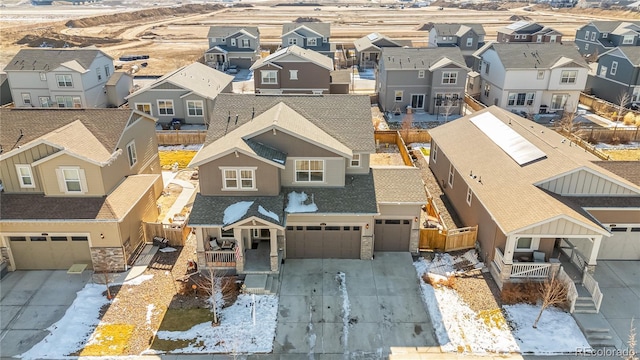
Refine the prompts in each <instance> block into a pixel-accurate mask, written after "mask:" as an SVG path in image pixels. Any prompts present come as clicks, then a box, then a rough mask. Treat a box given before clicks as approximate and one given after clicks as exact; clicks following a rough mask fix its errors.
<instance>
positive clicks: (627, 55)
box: [587, 46, 640, 106]
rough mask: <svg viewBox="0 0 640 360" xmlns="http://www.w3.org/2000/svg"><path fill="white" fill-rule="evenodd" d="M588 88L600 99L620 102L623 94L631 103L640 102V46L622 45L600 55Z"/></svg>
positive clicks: (591, 74)
mask: <svg viewBox="0 0 640 360" xmlns="http://www.w3.org/2000/svg"><path fill="white" fill-rule="evenodd" d="M587 89H590V90H591V93H592V94H593V95H595V96H597V97H598V98H600V99H604V100H607V101H609V102H611V103H614V104H619V103H620V101H621V100H622V99H623V96H624V95H625V94H627V95H628V96H629V103H628V104H624V105H625V106H626V105H631V104H638V103H640V46H631V47H628V46H621V47H617V48H615V49H611V50H609V51H607V52H605V53H603V54H602V55H600V56H598V66H597V68H596V69H595V72H594V73H590V74H589V78H588V80H587Z"/></svg>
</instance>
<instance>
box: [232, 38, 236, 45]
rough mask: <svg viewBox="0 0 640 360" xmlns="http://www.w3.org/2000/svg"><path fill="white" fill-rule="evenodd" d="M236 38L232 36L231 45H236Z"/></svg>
mask: <svg viewBox="0 0 640 360" xmlns="http://www.w3.org/2000/svg"><path fill="white" fill-rule="evenodd" d="M236 44H237V42H236V38H231V46H236Z"/></svg>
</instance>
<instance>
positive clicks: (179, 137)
mask: <svg viewBox="0 0 640 360" xmlns="http://www.w3.org/2000/svg"><path fill="white" fill-rule="evenodd" d="M206 136H207V131H206V130H162V131H160V130H158V131H156V137H157V138H158V145H195V144H204V138H205V137H206Z"/></svg>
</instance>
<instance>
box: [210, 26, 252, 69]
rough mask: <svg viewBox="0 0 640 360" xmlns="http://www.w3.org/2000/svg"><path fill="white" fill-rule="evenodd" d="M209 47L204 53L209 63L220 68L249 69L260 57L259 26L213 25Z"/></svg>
mask: <svg viewBox="0 0 640 360" xmlns="http://www.w3.org/2000/svg"><path fill="white" fill-rule="evenodd" d="M207 38H208V39H209V49H208V50H207V51H206V52H205V53H204V61H205V63H206V64H207V65H209V66H211V67H213V68H216V69H218V70H222V71H224V70H226V69H227V68H229V66H237V67H238V68H242V69H248V68H249V67H251V64H253V62H254V61H256V60H257V59H259V58H260V30H259V29H258V27H257V26H211V27H210V28H209V34H208V35H207Z"/></svg>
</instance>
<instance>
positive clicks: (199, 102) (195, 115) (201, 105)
mask: <svg viewBox="0 0 640 360" xmlns="http://www.w3.org/2000/svg"><path fill="white" fill-rule="evenodd" d="M189 103H193V104H194V105H195V106H196V107H197V106H198V105H200V109H201V110H202V114H200V115H198V114H197V113H196V114H193V115H192V114H190V113H189V111H191V109H189ZM185 105H186V106H187V116H189V117H204V101H202V100H187V101H186V104H185ZM194 110H197V109H194Z"/></svg>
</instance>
